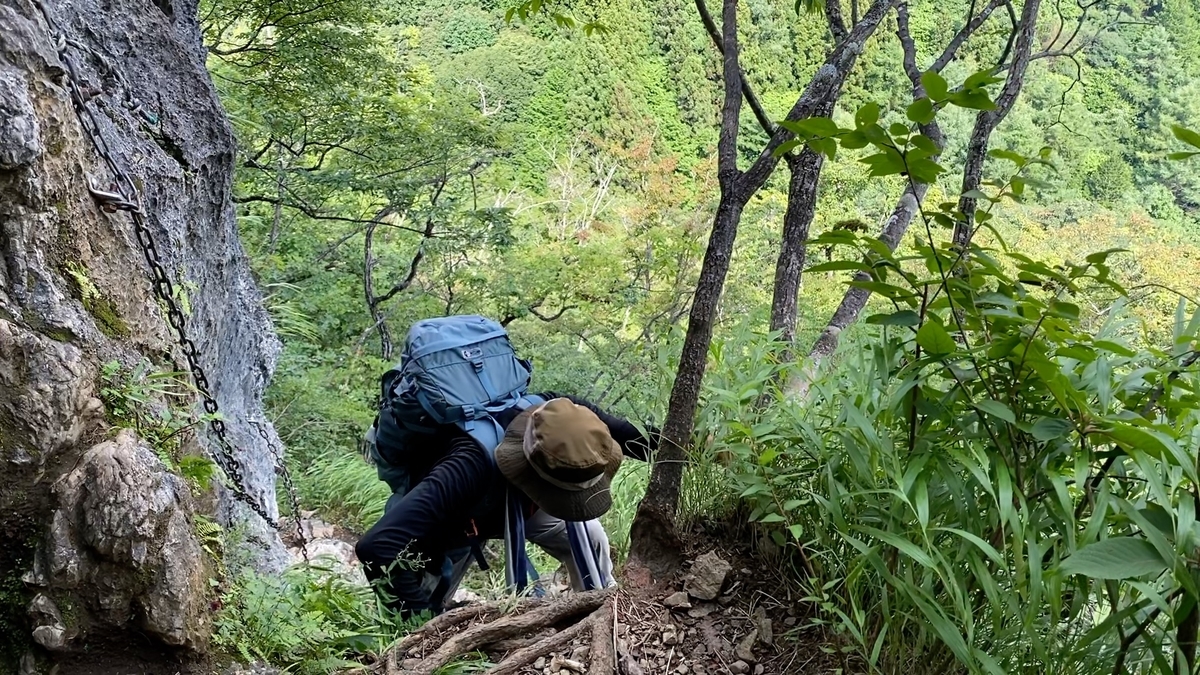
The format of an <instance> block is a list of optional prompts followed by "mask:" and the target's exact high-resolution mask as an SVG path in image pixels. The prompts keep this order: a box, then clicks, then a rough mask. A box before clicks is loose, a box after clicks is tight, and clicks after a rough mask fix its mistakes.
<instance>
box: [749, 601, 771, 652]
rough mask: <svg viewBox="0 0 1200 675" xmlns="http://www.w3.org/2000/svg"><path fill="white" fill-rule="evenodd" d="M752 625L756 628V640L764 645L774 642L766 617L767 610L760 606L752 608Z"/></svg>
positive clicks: (769, 620)
mask: <svg viewBox="0 0 1200 675" xmlns="http://www.w3.org/2000/svg"><path fill="white" fill-rule="evenodd" d="M754 625H755V626H756V627H757V628H758V639H760V640H762V643H763V644H764V645H769V644H772V643H773V642H774V640H775V633H774V631H772V630H771V619H769V618H768V617H767V610H766V609H764V608H763V606H762V605H759V606H758V607H755V608H754Z"/></svg>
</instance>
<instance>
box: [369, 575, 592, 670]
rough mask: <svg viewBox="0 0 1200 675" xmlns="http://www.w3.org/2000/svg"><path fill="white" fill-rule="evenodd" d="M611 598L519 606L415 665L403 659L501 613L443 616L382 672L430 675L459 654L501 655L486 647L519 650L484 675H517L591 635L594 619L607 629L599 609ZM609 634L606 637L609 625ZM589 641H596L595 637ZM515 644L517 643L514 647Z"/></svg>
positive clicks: (475, 610)
mask: <svg viewBox="0 0 1200 675" xmlns="http://www.w3.org/2000/svg"><path fill="white" fill-rule="evenodd" d="M611 596H612V591H611V590H600V591H588V592H586V593H572V594H569V595H566V596H563V597H560V598H556V599H554V600H527V601H523V602H521V603H519V604H518V605H517V606H516V613H513V614H508V615H505V616H501V617H499V618H497V619H494V620H492V621H489V622H487V623H481V624H478V625H475V626H471V627H470V628H466V629H464V630H462V631H461V632H459V633H458V634H456V635H454V636H453V637H451V638H449V639H448V640H446V641H445V642H443V643H442V644H441V646H439V647H436V648H435V649H433V651H432V652H428V653H427V654H425V655H424V656H423V658H421V660H420V661H416V660H415V659H405V657H406V656H407V655H408V654H412V653H414V652H416V648H417V647H418V646H420V645H423V644H424V643H425V642H427V641H429V642H436V640H437V638H439V637H440V636H441V634H442V633H444V632H446V631H447V630H449V629H451V628H455V627H457V626H460V625H462V624H464V623H466V622H468V621H471V620H474V619H478V618H480V617H484V616H488V615H489V614H491V613H496V612H499V611H500V610H501V609H502V608H501V607H500V606H498V605H479V606H475V607H464V608H461V609H458V610H454V611H452V612H447V613H446V614H443V615H442V616H440V617H438V618H436V619H434V620H433V621H430V622H429V623H428V624H426V625H425V626H424V627H422V629H421V630H419V631H417V632H415V633H413V634H412V635H409V636H408V637H406V638H404V640H402V641H401V642H400V643H398V644H397V645H396V646H395V647H394V648H392V649H391V650H389V651H388V654H387V658H386V659H385V660H384V665H385V672H386V673H387V675H432V674H433V673H434V672H435V671H436V670H437V669H439V668H441V667H442V666H445V665H446V664H448V663H450V662H451V661H453V660H454V659H455V658H457V657H459V656H462V655H464V654H469V653H471V652H474V651H477V650H480V649H485V650H488V651H501V650H499V649H489V646H496V647H509V648H511V647H518V648H517V649H516V651H514V652H513V653H512V654H510V655H509V656H508V658H506V659H504V660H503V661H501V662H500V664H498V665H497V666H495V667H494V668H492V669H491V670H489V671H488V672H490V673H497V674H502V673H510V674H511V673H516V672H518V671H519V670H520V669H521V668H523V667H524V666H525V665H528V664H529V663H532V662H533V661H535V660H536V659H537V658H538V657H539V656H545V655H546V654H548V653H549V652H551V651H553V650H554V649H556V648H558V647H561V646H564V645H566V644H567V643H569V642H570V641H571V640H573V639H575V638H576V637H577V636H579V635H581V634H582V633H583V632H584V631H585V630H587V629H592V630H593V631H594V630H595V625H596V623H597V621H599V620H600V619H598V618H597V617H603V620H604V621H605V622H606V624H607V623H610V622H611V621H612V614H611V613H609V612H611V609H610V610H609V612H605V611H604V609H600V608H609V607H610V603H608V602H607V600H608V599H609V598H610V597H611ZM522 610H528V611H522ZM580 615H587V616H586V618H584V619H582V620H579V621H577V622H575V623H574V624H573V625H571V626H570V627H567V628H563V629H562V630H559V631H558V632H556V633H554V634H552V635H550V636H548V637H544V638H542V639H538V640H536V641H533V642H526V639H527V638H525V636H528V635H529V634H530V633H536V632H539V631H544V630H545V629H547V628H553V627H555V626H558V625H560V624H562V623H563V622H564V621H567V620H569V619H574V618H575V617H578V616H580ZM435 622H436V623H435ZM608 630H609V631H610V632H611V630H612V628H611V625H610V626H609V628H608ZM593 635H595V633H594V632H593ZM518 640H520V642H517V641H518ZM610 641H611V640H610ZM414 661H415V662H414ZM599 672H608V673H611V672H612V671H611V670H609V671H603V670H601V671H599Z"/></svg>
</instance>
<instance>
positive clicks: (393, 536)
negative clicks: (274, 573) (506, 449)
mask: <svg viewBox="0 0 1200 675" xmlns="http://www.w3.org/2000/svg"><path fill="white" fill-rule="evenodd" d="M491 475H492V474H491V467H490V464H489V463H488V459H487V456H486V455H485V454H484V453H483V450H482V449H481V448H480V447H479V445H478V444H477V443H476V442H475V441H474V440H473V439H471V437H470V436H467V435H466V434H465V433H464V434H462V435H456V436H454V437H452V438H451V440H450V450H449V452H447V453H446V455H445V456H444V457H443V458H442V459H441V460H440V461H438V462H437V463H436V464H435V465H434V466H433V468H432V469H430V470H429V473H428V474H427V475H426V476H425V478H424V479H422V480H421V481H420V482H419V483H417V484H416V485H415V486H414V487H413V489H412V490H411V491H409V492H408V494H406V495H404V498H403V499H401V500H400V502H399V503H398V504H396V505H395V506H394V507H392V508H391V509H390V510H388V511H387V512H386V513H385V514H384V516H383V518H381V519H380V520H379V522H378V523H376V524H375V526H374V527H372V528H371V530H370V531H369V532H367V533H366V534H365V535H363V538H362V539H360V540H359V542H358V545H357V546H356V547H355V551H356V553H357V554H358V558H359V560H361V561H362V562H363V564H364V565H365V566H367V568H368V569H367V572H368V576H369V577H371V578H372V579H384V580H385V581H384V590H385V591H386V592H387V593H388V594H389V595H391V596H393V597H394V598H395V600H394V602H393V603H389V604H393V605H399V607H398V608H402V609H403V611H404V613H405V614H407V613H409V612H413V613H418V612H421V611H424V610H426V609H430V601H431V599H430V598H429V597H428V593H427V592H424V591H423V590H422V589H421V579H422V576H423V574H424V572H423V571H422V570H421V569H406V567H411V566H405V565H393V563H394V562H395V560H396V559H397V557H398V556H400V555H401V554H402V553H403V552H406V551H407V554H408V555H414V554H415V555H423V556H425V557H427V558H434V557H436V558H438V560H440V556H441V555H442V554H443V552H444V545H443V544H444V541H445V540H446V539H447V538H450V537H452V535H453V534H455V533H456V531H457V530H456V528H463V527H465V524H466V522H467V519H468V517H469V512H470V509H471V507H472V506H473V505H474V504H475V503H476V502H477V501H478V499H479V495H481V494H483V493H484V492H485V491H486V490H487V488H488V486H489V481H490V478H491ZM436 564H439V563H435V565H436ZM389 567H390V568H392V569H391V570H390V573H389V571H388V568H389ZM434 573H435V574H436V573H437V572H436V570H435V572H434Z"/></svg>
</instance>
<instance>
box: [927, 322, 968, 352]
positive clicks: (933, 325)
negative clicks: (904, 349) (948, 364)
mask: <svg viewBox="0 0 1200 675" xmlns="http://www.w3.org/2000/svg"><path fill="white" fill-rule="evenodd" d="M917 344H919V345H921V348H922V349H924V350H925V351H926V353H928V354H931V355H933V356H945V355H946V354H953V353H954V351H955V350H956V349H958V344H957V343H956V342H955V341H954V338H952V337H950V334H949V333H947V332H946V329H945V328H943V327H942V324H940V323H938V322H937V321H926V322H925V325H923V326H921V328H920V330H918V331H917Z"/></svg>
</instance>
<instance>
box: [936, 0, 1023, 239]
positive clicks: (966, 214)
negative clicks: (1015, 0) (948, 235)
mask: <svg viewBox="0 0 1200 675" xmlns="http://www.w3.org/2000/svg"><path fill="white" fill-rule="evenodd" d="M1041 4H1042V3H1041V0H1026V1H1025V6H1024V7H1023V8H1022V9H1021V20H1020V22H1019V23H1018V24H1017V26H1016V33H1017V38H1016V42H1015V48H1014V50H1013V60H1012V65H1011V66H1010V67H1009V69H1008V77H1007V79H1006V80H1005V82H1004V88H1003V89H1001V90H1000V95H999V96H997V97H996V108H995V109H994V110H985V111H984V112H981V113H979V114H978V115H977V116H976V117H975V128H974V129H972V131H971V139H970V141H968V142H967V159H966V161H965V162H964V164H963V181H962V192H961V193H960V194H961V195H962V196H960V197H959V199H958V210H959V211H960V212H962V214H963V219H962V220H960V221H959V222H958V223H956V224H955V226H954V246H955V248H957V249H959V250H965V249H966V248H968V247H969V246H970V245H971V237H972V236H973V235H974V233H975V208H976V205H977V204H976V202H977V200H976V199H975V198H974V197H971V196H969V195H968V193H969V192H971V191H973V190H978V189H979V186H980V184H981V183H982V181H983V162H984V159H986V157H987V150H988V143H989V142H990V141H991V138H992V132H993V131H995V130H996V127H998V126H1000V123H1001V122H1003V121H1004V118H1005V117H1007V116H1008V113H1009V112H1010V111H1011V110H1012V109H1013V105H1014V104H1015V103H1016V102H1017V98H1018V97H1019V96H1020V95H1021V88H1022V87H1023V86H1024V84H1025V73H1026V71H1027V70H1028V69H1029V62H1030V60H1031V59H1032V58H1033V42H1034V39H1035V38H1036V37H1037V21H1038V10H1039V9H1040V8H1041ZM964 257H965V256H964Z"/></svg>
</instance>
